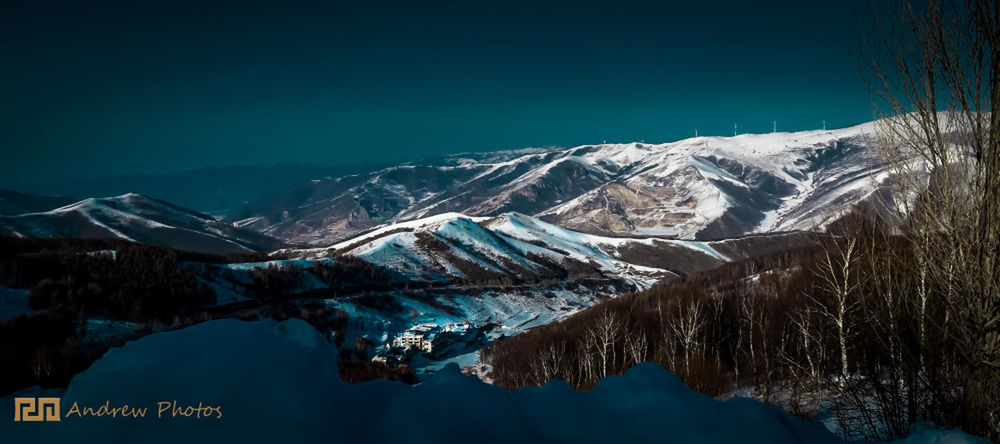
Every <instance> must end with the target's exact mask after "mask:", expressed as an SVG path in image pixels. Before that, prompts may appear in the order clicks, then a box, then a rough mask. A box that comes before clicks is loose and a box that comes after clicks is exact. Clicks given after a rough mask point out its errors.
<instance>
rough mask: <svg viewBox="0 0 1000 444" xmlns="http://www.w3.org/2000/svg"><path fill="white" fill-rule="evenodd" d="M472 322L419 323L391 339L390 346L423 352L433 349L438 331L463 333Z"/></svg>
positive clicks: (470, 326) (429, 351)
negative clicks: (441, 324)
mask: <svg viewBox="0 0 1000 444" xmlns="http://www.w3.org/2000/svg"><path fill="white" fill-rule="evenodd" d="M470 328H472V324H470V323H469V321H468V320H466V321H465V322H461V323H457V324H445V325H444V326H443V327H442V326H438V325H437V324H420V325H415V326H413V327H410V328H409V329H408V330H406V331H404V332H403V334H402V335H400V336H398V337H397V338H396V339H393V341H392V346H393V347H399V348H403V349H414V350H418V351H422V352H425V353H431V352H432V351H433V350H434V344H435V339H436V338H437V337H438V334H439V333H442V332H447V333H459V334H461V333H465V332H467V331H468V330H469V329H470Z"/></svg>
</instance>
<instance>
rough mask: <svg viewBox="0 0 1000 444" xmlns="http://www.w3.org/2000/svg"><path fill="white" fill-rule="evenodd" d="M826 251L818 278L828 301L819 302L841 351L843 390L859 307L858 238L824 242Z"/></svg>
mask: <svg viewBox="0 0 1000 444" xmlns="http://www.w3.org/2000/svg"><path fill="white" fill-rule="evenodd" d="M821 247H822V249H823V253H822V257H821V260H820V263H819V270H818V275H819V278H820V280H821V286H822V288H823V290H824V292H825V293H826V296H827V299H828V302H827V301H815V302H816V304H815V308H816V309H817V313H819V314H820V315H821V316H823V317H825V318H826V319H827V320H828V321H829V322H830V323H831V324H832V326H833V329H834V332H835V335H836V337H837V345H838V347H839V351H840V375H839V376H840V382H839V384H840V387H841V389H843V388H844V385H845V384H846V383H847V377H848V342H849V340H850V338H851V336H852V335H853V334H854V325H855V322H856V319H854V312H855V310H856V309H857V307H858V305H859V304H858V300H857V298H856V297H855V290H856V289H857V287H858V283H857V282H856V280H857V278H856V277H855V276H854V275H852V271H853V269H854V263H855V261H856V260H857V255H856V247H857V239H856V238H848V239H846V240H843V241H832V242H828V243H821Z"/></svg>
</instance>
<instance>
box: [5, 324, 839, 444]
mask: <svg viewBox="0 0 1000 444" xmlns="http://www.w3.org/2000/svg"><path fill="white" fill-rule="evenodd" d="M336 369H337V363H336V358H335V353H334V350H333V348H332V347H331V346H330V345H329V344H327V342H326V341H325V340H324V338H323V336H322V335H321V334H320V333H319V332H317V331H316V330H315V329H313V328H312V327H311V326H309V325H308V324H306V323H305V322H302V321H299V320H290V321H286V322H283V323H277V322H275V321H270V320H268V321H257V322H240V321H235V320H220V321H212V322H206V323H203V324H199V325H196V326H194V327H190V328H187V329H183V330H179V331H174V332H167V333H159V334H154V335H150V336H147V337H145V338H142V339H140V340H137V341H134V342H131V343H129V344H127V345H125V346H124V347H122V348H117V349H113V350H111V351H109V352H108V354H107V355H105V356H104V357H103V358H101V359H100V360H98V361H97V362H96V363H94V365H93V366H92V367H91V368H90V369H88V370H87V371H85V372H83V373H81V374H80V375H78V376H77V377H75V378H74V379H73V381H72V382H71V383H70V386H69V388H68V389H67V390H66V392H65V393H64V395H63V396H62V409H61V411H62V414H63V415H62V416H63V418H62V421H61V422H59V423H25V422H20V423H14V422H11V421H9V420H5V421H0V436H3V437H4V441H5V442H150V441H153V442H188V441H197V442H219V441H225V442H279V441H287V442H352V443H353V442H393V441H395V442H417V443H421V442H466V441H476V442H480V443H481V442H501V441H504V442H510V441H513V440H520V441H522V442H524V441H527V442H546V441H570V440H572V441H583V442H620V441H623V440H624V441H655V442H835V441H836V438H835V437H834V436H833V435H831V434H830V433H829V432H827V431H826V430H823V429H822V428H820V427H818V426H815V425H812V424H807V423H805V422H802V421H800V420H798V419H796V418H794V417H791V416H789V415H786V414H784V413H782V412H781V411H779V410H777V409H775V408H771V407H767V406H764V405H763V404H760V403H757V402H755V401H751V400H747V399H734V400H730V401H727V402H717V401H714V400H712V399H711V398H709V397H706V396H704V395H701V394H698V393H695V392H692V391H690V390H688V389H686V388H685V387H684V386H683V385H682V384H681V382H680V380H679V379H678V378H677V377H676V376H674V375H673V374H671V373H669V372H667V371H666V370H663V369H662V368H660V367H657V366H654V365H650V364H644V365H640V366H637V367H635V368H633V369H632V370H630V371H629V372H628V373H627V374H626V375H624V376H615V377H609V378H607V379H605V380H604V381H602V382H601V383H600V384H598V386H597V387H595V388H594V389H593V390H591V391H588V392H576V391H574V390H572V389H571V388H570V387H569V386H568V385H566V384H565V383H562V382H561V381H553V382H551V383H549V384H548V385H546V386H545V387H542V388H532V389H524V390H521V391H518V392H516V393H512V392H506V391H503V390H501V389H499V388H496V387H493V386H490V385H487V384H485V383H483V382H481V381H479V380H478V379H476V378H474V377H471V376H466V375H463V374H461V373H460V372H459V371H458V368H457V366H449V367H446V368H445V369H444V370H443V371H442V372H440V373H439V374H438V375H436V376H435V377H433V378H431V379H430V380H428V381H427V382H425V383H423V384H421V385H419V386H417V387H410V386H407V385H405V384H402V383H392V382H387V381H375V382H370V383H364V384H355V385H351V384H347V383H345V382H343V381H341V380H340V379H339V377H338V376H337V370H336ZM19 396H31V395H30V394H28V395H25V394H20V395H19ZM174 400H176V401H177V404H178V406H186V405H193V406H198V405H199V402H200V403H202V405H204V406H213V407H215V406H219V407H221V411H222V413H221V418H218V417H217V416H218V415H217V414H216V413H214V412H212V413H210V414H208V415H207V416H208V418H205V417H203V418H201V419H197V418H194V417H172V415H171V412H172V411H173V408H172V407H173V406H172V405H171V408H170V409H168V410H167V411H166V412H165V413H164V414H163V417H162V418H157V411H158V405H157V403H158V402H161V401H167V402H170V401H174ZM106 401H109V403H110V407H120V406H121V405H123V404H128V405H129V406H130V407H138V408H142V407H148V412H147V414H146V416H145V417H143V418H131V417H129V418H122V417H120V416H119V417H117V418H111V417H100V418H94V417H85V418H80V417H78V416H72V415H70V416H68V414H67V412H68V411H70V409H71V408H72V405H73V403H74V402H76V403H78V405H79V406H80V407H81V408H83V407H84V406H91V407H94V408H98V407H100V406H101V405H103V404H104V403H105V402H106ZM0 415H3V416H6V417H7V418H12V417H13V401H12V399H11V397H8V398H5V399H2V400H0ZM514 442H517V441H514Z"/></svg>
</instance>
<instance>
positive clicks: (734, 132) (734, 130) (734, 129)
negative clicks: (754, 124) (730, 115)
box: [733, 123, 736, 137]
mask: <svg viewBox="0 0 1000 444" xmlns="http://www.w3.org/2000/svg"><path fill="white" fill-rule="evenodd" d="M733 137H736V124H735V123H734V124H733Z"/></svg>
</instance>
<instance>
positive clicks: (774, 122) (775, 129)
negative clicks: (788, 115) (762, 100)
mask: <svg viewBox="0 0 1000 444" xmlns="http://www.w3.org/2000/svg"><path fill="white" fill-rule="evenodd" d="M771 132H772V133H776V132H778V121H777V120H772V121H771Z"/></svg>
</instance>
